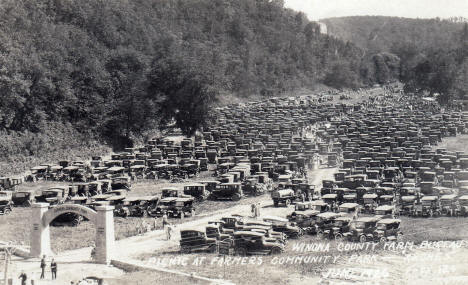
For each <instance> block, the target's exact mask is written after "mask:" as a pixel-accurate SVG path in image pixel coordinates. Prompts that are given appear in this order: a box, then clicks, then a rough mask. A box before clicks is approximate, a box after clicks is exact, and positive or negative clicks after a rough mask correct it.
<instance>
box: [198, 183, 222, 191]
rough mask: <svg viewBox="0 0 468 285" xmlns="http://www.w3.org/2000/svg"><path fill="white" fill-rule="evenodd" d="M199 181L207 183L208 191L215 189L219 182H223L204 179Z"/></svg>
mask: <svg viewBox="0 0 468 285" xmlns="http://www.w3.org/2000/svg"><path fill="white" fill-rule="evenodd" d="M198 183H200V184H203V185H205V188H206V190H207V191H208V192H211V191H213V190H214V189H216V187H217V186H218V185H219V184H221V182H219V181H216V180H203V181H199V182H198Z"/></svg>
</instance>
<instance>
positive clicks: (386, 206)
mask: <svg viewBox="0 0 468 285" xmlns="http://www.w3.org/2000/svg"><path fill="white" fill-rule="evenodd" d="M390 209H393V206H392V205H382V206H378V207H377V208H375V210H376V211H377V210H384V211H385V210H390Z"/></svg>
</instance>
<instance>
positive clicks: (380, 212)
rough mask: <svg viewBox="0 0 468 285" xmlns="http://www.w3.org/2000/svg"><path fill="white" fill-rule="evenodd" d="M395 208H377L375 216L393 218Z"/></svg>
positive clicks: (389, 206) (391, 206)
mask: <svg viewBox="0 0 468 285" xmlns="http://www.w3.org/2000/svg"><path fill="white" fill-rule="evenodd" d="M394 211H395V207H394V206H393V205H382V206H378V207H377V208H375V211H374V214H375V215H376V216H378V217H380V218H382V219H385V218H392V217H393V213H394Z"/></svg>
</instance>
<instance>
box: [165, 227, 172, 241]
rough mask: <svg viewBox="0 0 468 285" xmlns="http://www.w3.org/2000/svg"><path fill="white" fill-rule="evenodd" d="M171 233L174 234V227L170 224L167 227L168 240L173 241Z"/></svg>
mask: <svg viewBox="0 0 468 285" xmlns="http://www.w3.org/2000/svg"><path fill="white" fill-rule="evenodd" d="M171 233H172V226H171V225H169V224H168V225H167V226H166V239H167V240H171Z"/></svg>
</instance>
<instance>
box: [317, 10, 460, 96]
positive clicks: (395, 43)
mask: <svg viewBox="0 0 468 285" xmlns="http://www.w3.org/2000/svg"><path fill="white" fill-rule="evenodd" d="M321 22H323V23H325V24H326V26H327V32H328V33H329V34H330V35H333V36H335V37H338V38H341V39H343V40H347V41H351V42H353V43H354V44H356V45H357V46H359V47H360V48H362V49H364V50H366V51H367V53H370V54H373V53H377V52H380V53H382V52H383V53H388V54H391V55H393V56H395V57H398V58H399V59H400V60H399V72H400V74H399V78H400V80H401V81H402V82H404V83H405V88H406V90H407V91H411V92H427V93H429V94H440V96H439V97H438V98H439V100H440V101H441V102H442V103H452V102H453V100H454V99H461V98H462V97H463V96H464V95H468V23H467V22H466V19H461V20H460V19H458V20H457V21H455V19H447V20H441V19H407V18H396V17H380V16H364V17H342V18H330V19H324V20H321Z"/></svg>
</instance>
